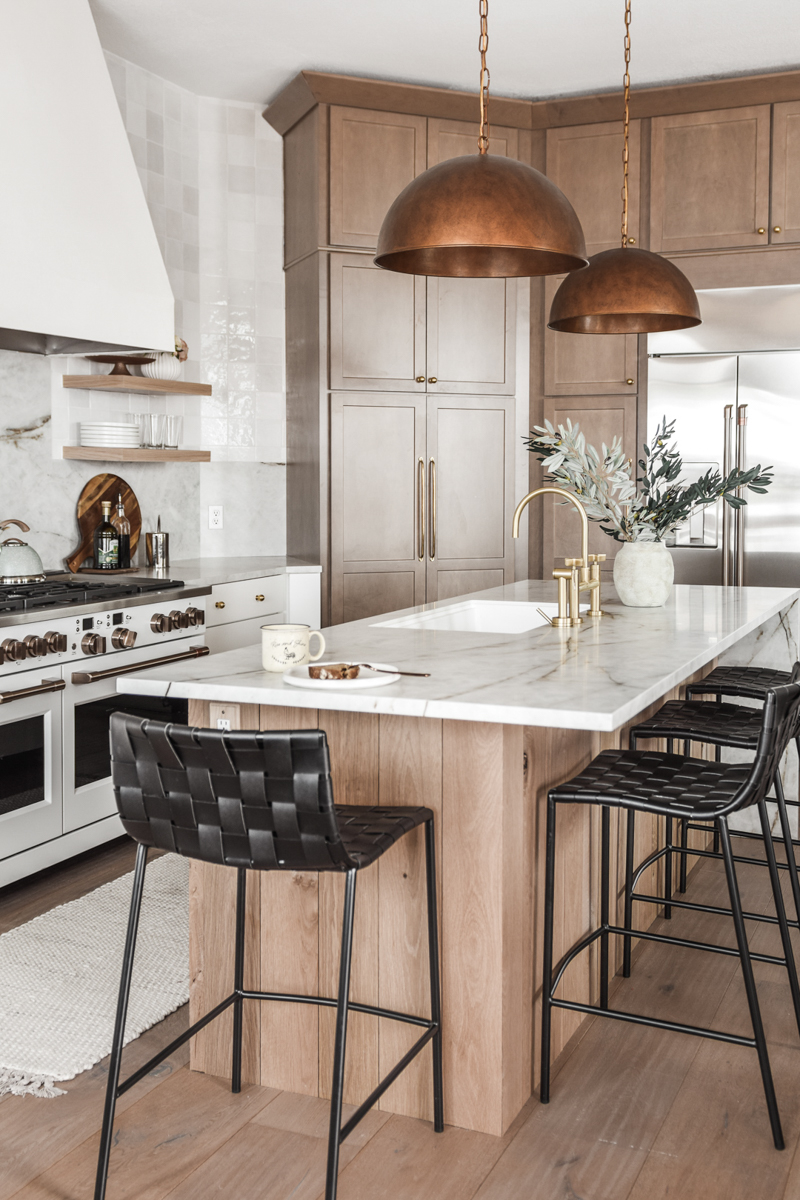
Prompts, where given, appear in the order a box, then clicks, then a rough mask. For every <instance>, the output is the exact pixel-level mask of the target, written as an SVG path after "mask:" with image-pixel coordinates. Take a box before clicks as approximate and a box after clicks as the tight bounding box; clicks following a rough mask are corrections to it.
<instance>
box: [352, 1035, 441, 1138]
mask: <svg viewBox="0 0 800 1200" xmlns="http://www.w3.org/2000/svg"><path fill="white" fill-rule="evenodd" d="M436 1031H437V1026H435V1025H433V1026H431V1028H430V1029H426V1030H425V1032H424V1033H423V1035H422V1037H421V1038H419V1039H418V1040H417V1041H416V1042H415V1043H414V1045H413V1046H412V1047H411V1049H410V1050H409V1051H408V1053H407V1054H404V1055H403V1057H402V1058H401V1059H400V1061H399V1063H397V1065H396V1066H394V1067H392V1069H391V1071H390V1072H389V1074H388V1075H385V1076H384V1077H383V1079H382V1080H381V1081H380V1083H379V1084H378V1086H377V1087H376V1088H375V1089H374V1090H373V1091H371V1092H370V1094H369V1095H368V1096H367V1098H366V1100H365V1101H364V1103H363V1104H361V1105H359V1107H358V1108H357V1109H356V1111H355V1112H354V1113H353V1115H352V1117H351V1118H350V1120H349V1121H348V1122H347V1123H346V1124H345V1125H343V1126H342V1128H341V1129H340V1130H339V1143H340V1144H341V1143H342V1142H343V1141H344V1140H345V1138H348V1137H349V1136H350V1134H351V1133H352V1132H353V1130H354V1129H355V1127H356V1125H357V1124H358V1123H359V1121H361V1120H362V1119H363V1118H364V1117H365V1116H366V1115H367V1113H368V1112H369V1110H370V1109H371V1108H372V1106H373V1105H374V1104H375V1103H376V1102H377V1101H378V1100H380V1098H381V1096H382V1095H383V1093H384V1092H385V1091H386V1089H387V1088H390V1087H391V1086H392V1084H393V1083H394V1081H395V1079H397V1077H398V1075H401V1074H402V1072H403V1071H405V1069H406V1067H407V1066H408V1064H409V1063H410V1062H411V1061H412V1059H414V1058H416V1057H417V1055H418V1054H419V1052H420V1050H422V1048H423V1046H427V1044H428V1042H429V1041H430V1040H431V1038H432V1037H433V1036H434V1034H435V1033H436Z"/></svg>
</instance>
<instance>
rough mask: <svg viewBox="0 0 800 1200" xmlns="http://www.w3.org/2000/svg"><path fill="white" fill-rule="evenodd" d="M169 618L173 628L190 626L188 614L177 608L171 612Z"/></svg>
mask: <svg viewBox="0 0 800 1200" xmlns="http://www.w3.org/2000/svg"><path fill="white" fill-rule="evenodd" d="M169 620H170V625H171V626H172V628H173V629H188V628H189V616H188V614H187V613H183V612H181V611H180V610H179V609H177V608H173V610H172V612H171V613H170V614H169Z"/></svg>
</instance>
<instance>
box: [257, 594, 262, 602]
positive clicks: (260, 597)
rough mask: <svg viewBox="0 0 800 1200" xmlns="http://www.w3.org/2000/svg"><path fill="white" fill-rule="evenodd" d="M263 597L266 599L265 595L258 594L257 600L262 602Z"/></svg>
mask: <svg viewBox="0 0 800 1200" xmlns="http://www.w3.org/2000/svg"><path fill="white" fill-rule="evenodd" d="M263 599H264V597H263V596H260V595H259V596H256V600H258V601H259V603H260V602H261V601H262V600H263Z"/></svg>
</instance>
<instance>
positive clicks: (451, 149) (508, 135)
mask: <svg viewBox="0 0 800 1200" xmlns="http://www.w3.org/2000/svg"><path fill="white" fill-rule="evenodd" d="M477 152H478V123H477V120H476V121H447V120H443V119H442V118H441V117H429V118H428V166H429V167H435V166H436V164H437V163H440V162H445V161H446V160H447V159H448V158H460V157H461V155H462V154H477ZM489 153H490V154H499V155H500V156H501V157H503V158H518V157H519V130H518V129H509V128H506V127H505V126H502V125H491V126H490V128H489Z"/></svg>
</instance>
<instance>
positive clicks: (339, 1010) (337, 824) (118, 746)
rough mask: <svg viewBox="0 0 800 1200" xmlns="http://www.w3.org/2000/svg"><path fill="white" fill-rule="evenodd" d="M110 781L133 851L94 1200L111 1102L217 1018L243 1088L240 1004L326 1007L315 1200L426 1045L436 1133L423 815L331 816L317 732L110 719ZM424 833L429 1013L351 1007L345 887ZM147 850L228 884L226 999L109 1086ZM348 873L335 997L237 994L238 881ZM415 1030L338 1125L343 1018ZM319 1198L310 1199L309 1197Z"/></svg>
mask: <svg viewBox="0 0 800 1200" xmlns="http://www.w3.org/2000/svg"><path fill="white" fill-rule="evenodd" d="M111 777H112V781H113V784H114V794H115V797H116V801H117V808H118V810H119V814H120V818H121V820H122V824H123V826H124V828H125V830H126V831H127V832H128V833H129V834H130V836H131V837H132V838H134V839H135V841H137V842H138V843H139V846H138V850H137V854H136V870H135V872H134V883H133V894H132V897H131V909H130V915H129V920H128V936H127V939H126V943H125V954H124V957H123V967H122V980H121V983H120V993H119V1002H118V1007H117V1020H116V1025H115V1028H114V1040H113V1048H112V1052H111V1063H110V1066H109V1072H108V1085H107V1090H106V1108H105V1113H104V1117H103V1128H102V1134H101V1139H100V1153H99V1157H98V1164H97V1181H96V1186H95V1200H104V1196H105V1192H106V1182H107V1177H108V1164H109V1156H110V1153H111V1144H112V1135H113V1126H114V1112H115V1106H116V1102H117V1099H118V1098H119V1096H121V1095H122V1094H123V1093H124V1092H126V1091H127V1090H128V1089H129V1088H130V1087H132V1086H133V1085H134V1084H135V1083H137V1082H138V1081H139V1080H140V1079H143V1078H144V1076H145V1075H146V1074H147V1073H148V1072H149V1071H151V1070H152V1069H153V1067H155V1066H157V1065H158V1064H159V1063H160V1062H163V1060H164V1059H165V1058H167V1057H168V1056H169V1055H170V1054H172V1053H173V1052H174V1051H175V1050H176V1049H177V1048H178V1047H179V1046H181V1045H182V1044H183V1043H184V1042H186V1041H188V1039H189V1038H190V1037H192V1036H194V1034H195V1033H196V1032H197V1031H198V1030H199V1029H201V1028H203V1026H204V1025H206V1024H208V1023H209V1021H211V1020H214V1019H215V1018H216V1017H218V1016H219V1015H220V1014H221V1013H222V1012H224V1011H225V1010H226V1009H227V1008H229V1007H232V1008H233V1055H232V1059H233V1069H232V1077H231V1090H232V1091H234V1092H238V1091H240V1090H241V1077H242V1005H243V1002H244V1001H245V1000H278V1001H281V1002H286V1001H292V1000H294V1001H297V1002H299V1003H304V1004H308V1003H311V1004H318V1005H321V1006H325V1007H329V1008H335V1009H336V1034H335V1038H334V1058H333V1078H332V1087H331V1095H332V1099H331V1113H330V1125H329V1132H328V1163H327V1173H326V1183H325V1200H335V1197H336V1191H337V1186H338V1167H339V1147H340V1145H341V1143H342V1142H343V1141H344V1139H345V1138H346V1137H348V1136H349V1135H350V1133H351V1132H352V1131H353V1129H355V1127H356V1125H357V1124H358V1122H359V1121H360V1120H361V1119H362V1118H363V1117H364V1116H365V1115H366V1114H367V1112H369V1110H370V1108H372V1107H373V1105H374V1104H376V1103H377V1101H378V1100H379V1099H380V1097H381V1096H382V1095H383V1093H384V1092H385V1091H386V1089H387V1088H388V1087H389V1086H390V1085H391V1084H392V1083H393V1082H394V1080H395V1079H396V1078H397V1077H398V1076H399V1075H400V1073H401V1072H402V1071H404V1070H405V1068H406V1067H407V1066H408V1065H409V1063H410V1062H412V1061H413V1059H414V1058H415V1056H416V1055H417V1054H419V1053H420V1051H421V1050H422V1049H423V1048H424V1047H425V1046H426V1045H427V1044H428V1042H431V1044H432V1049H433V1112H434V1122H433V1124H434V1129H435V1131H436V1132H437V1133H441V1132H442V1130H443V1129H444V1111H443V1095H444V1089H443V1079H442V1031H441V999H440V989H439V944H438V919H437V914H436V869H435V849H434V846H435V839H434V833H433V819H434V818H433V813H432V812H431V810H430V809H429V808H421V807H408V808H403V807H397V808H395V807H381V806H378V805H363V806H360V805H352V804H345V805H336V804H334V799H333V784H332V782H331V764H330V755H329V752H328V742H327V739H326V736H325V733H324V731H323V730H321V729H305V730H303V729H301V730H293V731H288V732H287V731H280V732H262V731H260V730H235V731H220V730H215V729H190V728H187V727H186V726H182V725H165V724H162V723H161V722H160V721H146V720H142V719H141V718H138V717H130V716H126V715H124V714H123V713H114V715H113V716H112V718H111ZM419 826H424V830H425V865H426V872H425V890H426V896H427V933H428V974H429V981H430V997H431V1015H430V1018H427V1017H420V1016H418V1015H416V1014H411V1013H400V1012H395V1011H392V1010H388V1009H384V1008H379V1007H377V1006H375V1005H370V1004H362V1003H355V1002H352V1001H351V1000H350V997H349V991H350V969H351V955H352V948H353V922H354V916H355V897H356V879H357V876H358V872H359V871H360V870H363V869H364V868H366V867H369V866H370V865H371V864H373V863H375V862H376V861H377V860H378V859H379V858H380V857H381V855H382V854H385V853H386V852H387V850H390V849H391V847H392V846H393V845H394V844H395V842H398V841H399V840H400V838H402V837H403V835H404V834H406V833H410V832H411V831H412V830H413V829H416V828H418V827H419ZM151 848H158V849H160V850H169V851H172V852H173V853H175V854H182V855H184V856H185V857H187V858H194V859H198V860H200V861H202V862H206V863H214V864H217V865H219V866H226V867H233V868H235V869H236V873H237V886H236V924H235V945H234V980H233V991H232V992H231V994H230V995H229V996H227V997H226V999H225V1000H222V1001H221V1002H220V1003H219V1004H217V1006H216V1007H215V1008H214V1009H212V1010H211V1012H210V1013H206V1014H205V1015H204V1016H203V1017H201V1018H200V1019H199V1020H198V1021H195V1022H194V1024H192V1025H191V1026H190V1027H189V1029H188V1030H186V1032H185V1033H183V1034H181V1036H180V1037H178V1038H176V1039H175V1041H174V1042H172V1043H171V1044H170V1045H169V1046H167V1047H166V1048H165V1049H164V1050H162V1051H161V1052H160V1053H159V1054H157V1055H155V1056H154V1057H153V1058H151V1059H150V1060H149V1062H147V1063H145V1064H144V1066H142V1067H140V1068H139V1069H138V1070H137V1071H135V1072H134V1073H133V1074H132V1075H130V1076H129V1077H128V1078H127V1079H126V1080H125V1082H124V1083H123V1084H120V1082H119V1074H120V1064H121V1058H122V1047H123V1045H124V1041H125V1018H126V1012H127V1005H128V995H129V990H130V984H131V972H132V969H133V956H134V951H135V947H136V930H137V925H138V920H139V911H140V908H141V902H142V892H143V888H144V878H145V869H146V866H147V854H148V851H149V849H151ZM248 870H255V871H338V872H342V873H344V874H345V876H346V879H345V889H344V909H343V918H342V943H341V953H340V956H339V989H338V993H337V996H336V997H335V998H334V997H328V996H300V995H294V994H287V993H284V992H256V991H253V990H251V989H247V988H245V986H244V952H245V913H246V888H247V872H248ZM350 1009H354V1010H355V1011H357V1012H361V1013H368V1014H370V1015H372V1016H376V1017H380V1018H382V1019H386V1020H392V1021H402V1022H405V1023H406V1024H409V1025H412V1026H417V1028H418V1032H421V1036H419V1037H418V1038H417V1040H416V1041H415V1042H414V1043H413V1045H412V1046H411V1048H410V1049H409V1050H407V1051H406V1053H405V1054H404V1055H403V1057H402V1058H401V1059H400V1061H399V1062H398V1063H397V1064H396V1065H395V1066H394V1067H393V1068H392V1069H391V1070H390V1071H389V1072H388V1073H387V1074H386V1075H385V1076H384V1078H383V1079H382V1080H381V1081H380V1083H379V1084H378V1085H377V1086H376V1087H375V1088H374V1089H373V1091H372V1092H371V1093H370V1095H369V1096H368V1097H367V1098H366V1100H365V1101H364V1102H363V1104H361V1105H360V1106H359V1108H358V1109H357V1110H356V1111H355V1112H354V1113H353V1115H352V1116H351V1117H350V1118H349V1120H348V1121H347V1122H346V1123H345V1125H344V1126H342V1102H343V1092H344V1068H345V1048H346V1039H347V1017H348V1011H349V1010H350ZM315 1195H316V1192H315Z"/></svg>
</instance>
